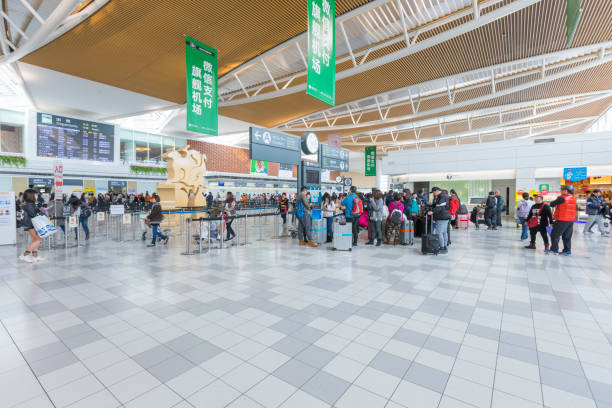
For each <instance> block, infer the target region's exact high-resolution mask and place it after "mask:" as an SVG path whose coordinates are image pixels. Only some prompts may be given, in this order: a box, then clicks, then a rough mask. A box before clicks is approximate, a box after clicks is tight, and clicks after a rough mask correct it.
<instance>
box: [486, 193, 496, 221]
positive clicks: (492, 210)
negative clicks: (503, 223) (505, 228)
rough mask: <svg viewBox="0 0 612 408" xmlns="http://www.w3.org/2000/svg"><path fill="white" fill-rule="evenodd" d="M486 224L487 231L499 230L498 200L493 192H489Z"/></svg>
mask: <svg viewBox="0 0 612 408" xmlns="http://www.w3.org/2000/svg"><path fill="white" fill-rule="evenodd" d="M485 224H487V230H496V229H497V198H495V192H493V191H491V192H489V196H488V197H487V202H486V204H485Z"/></svg>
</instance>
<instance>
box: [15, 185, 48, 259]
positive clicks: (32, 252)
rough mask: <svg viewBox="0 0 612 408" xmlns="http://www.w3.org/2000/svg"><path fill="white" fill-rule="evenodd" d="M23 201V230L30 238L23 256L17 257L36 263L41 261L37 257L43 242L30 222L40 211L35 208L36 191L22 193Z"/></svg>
mask: <svg viewBox="0 0 612 408" xmlns="http://www.w3.org/2000/svg"><path fill="white" fill-rule="evenodd" d="M23 201H24V202H25V205H24V207H23V211H24V213H23V229H24V231H26V232H27V233H28V235H29V236H30V240H31V242H30V244H29V245H28V247H27V248H26V249H25V252H24V253H23V255H20V256H19V259H21V260H22V261H24V262H29V263H36V262H40V261H42V260H43V258H41V257H39V256H38V247H39V246H40V244H41V243H42V242H43V239H42V238H41V237H39V236H38V233H37V232H36V229H34V224H33V223H32V220H33V219H34V218H35V217H36V216H37V215H39V214H40V210H39V209H38V208H37V206H36V201H37V200H36V191H35V190H33V189H31V188H29V189H27V190H26V191H24V192H23Z"/></svg>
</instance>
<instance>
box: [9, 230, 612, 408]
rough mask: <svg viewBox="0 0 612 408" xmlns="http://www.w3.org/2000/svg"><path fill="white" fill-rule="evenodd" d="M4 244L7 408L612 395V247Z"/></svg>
mask: <svg viewBox="0 0 612 408" xmlns="http://www.w3.org/2000/svg"><path fill="white" fill-rule="evenodd" d="M579 230H580V228H579V227H576V233H575V235H574V248H573V255H572V256H571V257H559V256H554V255H545V254H544V253H543V251H542V249H538V250H537V251H530V250H526V249H523V246H524V245H525V244H526V243H521V242H520V241H519V240H518V237H519V232H518V231H517V230H515V229H514V228H510V227H507V228H505V229H503V230H502V231H497V232H496V231H483V230H480V231H477V230H473V229H470V230H469V231H453V233H452V241H453V244H452V245H451V248H450V252H449V254H447V255H440V256H423V255H421V254H420V251H419V249H420V240H419V239H416V240H415V245H414V246H408V247H385V246H383V247H379V248H376V247H369V246H365V245H363V241H362V242H361V243H360V245H359V246H358V247H357V248H356V249H354V250H353V251H352V252H335V251H332V250H330V249H329V248H328V247H320V248H316V249H314V248H306V247H298V246H297V242H296V241H295V240H293V241H292V240H291V239H288V238H286V239H271V240H268V241H266V240H260V241H258V240H257V239H256V238H257V237H256V236H255V237H253V238H254V239H253V240H251V241H250V242H251V243H250V244H249V245H247V246H235V247H231V248H227V249H223V250H218V249H217V250H213V251H212V252H211V253H206V254H201V255H199V254H197V255H191V256H187V255H182V254H181V252H183V250H184V248H182V247H180V246H179V245H178V240H174V244H173V245H171V246H169V247H164V246H161V247H157V248H145V247H144V244H143V243H142V242H137V241H132V242H125V243H117V242H112V241H105V240H103V239H100V240H97V239H94V240H92V241H89V242H88V243H87V245H86V246H84V247H81V248H78V249H74V248H73V249H69V250H68V251H65V250H63V249H58V250H53V251H44V252H41V255H43V256H44V257H45V258H46V260H45V261H44V262H42V263H39V264H36V265H31V264H24V263H20V262H19V261H18V260H17V255H18V250H17V248H15V247H0V258H1V259H0V261H1V262H2V268H1V269H0V322H1V325H0V361H1V362H2V364H0V401H2V402H1V403H0V405H2V406H3V407H6V408H12V407H29V408H34V407H87V408H96V407H100V408H112V407H120V406H125V407H130V408H132V407H147V408H150V407H160V408H170V407H179V408H187V407H196V408H199V407H206V408H214V407H238V408H247V407H269V408H273V407H291V408H300V407H307V408H318V407H321V408H325V407H337V408H344V407H347V408H348V407H350V408H357V407H365V408H376V407H387V408H402V407H404V408H406V407H419V408H426V407H438V408H448V407H456V408H463V407H496V408H497V407H499V408H505V407H512V408H516V407H548V408H557V407H559V408H561V407H568V408H570V407H571V408H579V407H599V408H610V407H612V344H611V342H612V246H611V245H612V243H611V241H610V240H608V239H605V238H601V237H599V236H587V237H585V236H583V235H582V234H581V233H580V232H579Z"/></svg>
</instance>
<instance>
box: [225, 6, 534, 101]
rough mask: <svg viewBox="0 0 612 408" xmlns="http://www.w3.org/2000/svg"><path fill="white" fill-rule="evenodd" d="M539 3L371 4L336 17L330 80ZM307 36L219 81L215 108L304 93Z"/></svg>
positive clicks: (232, 72) (351, 73)
mask: <svg viewBox="0 0 612 408" xmlns="http://www.w3.org/2000/svg"><path fill="white" fill-rule="evenodd" d="M539 1H541V0H506V1H503V0H481V1H478V0H375V1H372V2H370V3H368V4H366V5H364V6H362V7H360V8H358V9H355V10H353V11H351V12H348V13H345V14H343V15H341V16H339V17H338V18H337V19H336V39H337V41H336V55H337V56H338V57H337V58H336V70H337V71H336V72H337V73H336V80H341V79H343V78H348V77H351V76H353V75H356V74H359V73H362V72H365V71H368V70H371V69H373V68H376V67H378V66H380V65H384V64H387V63H390V62H392V61H395V60H398V59H401V58H404V57H406V56H409V55H412V54H415V53H417V52H419V51H423V50H424V49H427V48H429V47H433V46H435V45H437V44H440V43H442V42H444V41H447V40H449V39H451V38H454V37H457V36H459V35H462V34H465V33H466V32H469V31H471V30H474V29H476V28H479V27H482V26H484V25H486V24H488V23H491V22H492V21H495V20H497V19H500V18H503V17H505V16H507V15H509V14H512V13H515V12H517V11H518V10H521V9H523V8H525V7H529V6H531V5H533V4H535V3H538V2H539ZM307 35H308V34H307V33H303V34H301V35H299V36H297V37H295V38H293V39H291V40H289V41H286V42H284V43H282V44H280V45H278V46H277V47H275V48H273V49H271V50H269V51H267V52H265V53H263V54H261V55H259V56H258V57H256V58H254V59H253V60H251V61H249V62H247V63H245V64H243V65H241V66H239V67H237V68H235V69H234V70H232V71H230V72H228V73H227V74H225V75H224V76H222V77H221V78H219V106H220V107H223V106H233V105H239V104H244V103H251V102H256V101H261V100H266V99H271V98H277V97H280V96H283V95H288V94H293V93H296V92H301V91H305V90H306V83H305V81H304V79H305V76H306V71H307V61H306V57H307V46H308V44H307Z"/></svg>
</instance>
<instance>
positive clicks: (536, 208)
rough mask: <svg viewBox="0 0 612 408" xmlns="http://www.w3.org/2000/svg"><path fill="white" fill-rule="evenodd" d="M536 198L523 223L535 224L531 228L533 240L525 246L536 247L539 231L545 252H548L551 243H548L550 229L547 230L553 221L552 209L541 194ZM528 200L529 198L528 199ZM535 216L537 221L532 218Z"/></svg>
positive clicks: (528, 247)
mask: <svg viewBox="0 0 612 408" xmlns="http://www.w3.org/2000/svg"><path fill="white" fill-rule="evenodd" d="M525 194H527V193H525ZM534 199H535V204H534V205H533V206H531V208H530V209H529V214H527V217H525V221H524V223H523V225H525V226H527V225H528V224H529V223H531V224H534V226H532V227H531V228H529V235H530V236H531V241H530V243H529V245H527V246H526V247H525V248H527V249H536V238H537V236H538V233H539V234H540V235H541V236H542V240H543V241H544V252H546V253H547V252H548V251H549V250H550V245H549V243H548V231H546V228H547V227H548V226H549V225H550V224H552V222H553V215H552V210H551V209H550V206H549V205H548V204H546V203H544V199H543V197H542V195H541V194H538V195H536V196H535V197H534ZM527 201H529V200H528V199H527ZM534 218H535V221H533V222H531V221H530V220H533V219H534Z"/></svg>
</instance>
